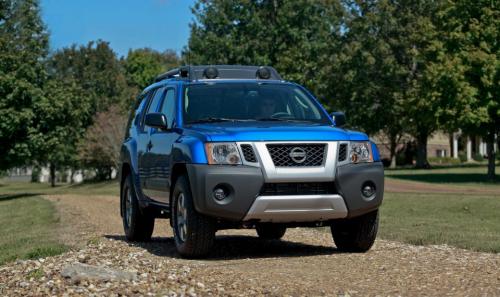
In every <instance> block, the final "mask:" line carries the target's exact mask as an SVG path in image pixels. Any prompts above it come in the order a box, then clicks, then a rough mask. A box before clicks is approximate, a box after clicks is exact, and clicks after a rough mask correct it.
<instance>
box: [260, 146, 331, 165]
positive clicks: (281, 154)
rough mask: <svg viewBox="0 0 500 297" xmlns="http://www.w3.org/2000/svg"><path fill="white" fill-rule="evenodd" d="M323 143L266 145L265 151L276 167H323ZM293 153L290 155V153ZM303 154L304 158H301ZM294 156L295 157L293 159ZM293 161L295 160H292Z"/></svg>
mask: <svg viewBox="0 0 500 297" xmlns="http://www.w3.org/2000/svg"><path fill="white" fill-rule="evenodd" d="M325 148H326V144H324V143H318V144H316V143H314V144H313V143H309V144H307V143H297V144H268V145H267V150H268V151H269V154H270V155H271V158H272V159H273V163H274V166H276V167H312V166H321V165H323V160H324V158H325ZM292 152H293V153H295V154H292V156H291V153H292ZM303 153H305V156H304V157H302V156H303ZM293 156H295V157H293ZM294 159H295V160H294Z"/></svg>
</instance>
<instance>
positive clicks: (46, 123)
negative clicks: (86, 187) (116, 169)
mask: <svg viewBox="0 0 500 297" xmlns="http://www.w3.org/2000/svg"><path fill="white" fill-rule="evenodd" d="M44 91H45V94H44V95H45V96H43V97H42V98H41V99H40V100H38V101H37V102H34V105H33V111H34V115H35V116H34V118H33V126H32V127H31V128H30V133H29V136H30V144H31V147H30V151H31V152H32V153H33V154H34V159H35V160H36V161H37V162H38V163H39V164H42V165H48V166H49V170H50V179H51V184H52V186H55V175H56V171H57V170H60V169H64V168H67V167H70V168H75V167H77V162H78V154H77V149H76V148H77V147H76V145H77V143H78V141H79V139H80V138H81V137H82V135H83V133H84V132H85V121H86V119H87V118H88V117H89V114H88V113H89V111H90V104H91V102H90V100H89V99H86V98H85V97H84V96H82V95H81V92H82V91H81V89H80V88H79V87H78V86H77V85H76V83H75V82H71V81H69V82H68V81H58V80H55V79H51V80H49V81H47V83H46V85H45V88H44Z"/></svg>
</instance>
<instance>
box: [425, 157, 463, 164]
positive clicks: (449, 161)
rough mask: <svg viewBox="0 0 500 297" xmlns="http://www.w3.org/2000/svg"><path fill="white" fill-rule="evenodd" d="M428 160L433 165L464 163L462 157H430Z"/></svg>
mask: <svg viewBox="0 0 500 297" xmlns="http://www.w3.org/2000/svg"><path fill="white" fill-rule="evenodd" d="M428 160H429V163H430V164H431V165H458V164H460V163H462V161H461V160H460V159H456V158H452V157H429V158H428Z"/></svg>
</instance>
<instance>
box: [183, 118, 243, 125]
mask: <svg viewBox="0 0 500 297" xmlns="http://www.w3.org/2000/svg"><path fill="white" fill-rule="evenodd" d="M238 121H245V120H240V119H229V118H216V117H208V118H202V119H198V120H194V121H191V122H189V124H201V123H220V122H238Z"/></svg>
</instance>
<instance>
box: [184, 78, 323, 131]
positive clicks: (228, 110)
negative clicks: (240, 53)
mask: <svg viewBox="0 0 500 297" xmlns="http://www.w3.org/2000/svg"><path fill="white" fill-rule="evenodd" d="M183 105H184V106H183V112H184V115H185V121H186V123H188V124H189V123H194V122H197V121H204V120H207V119H231V120H258V121H279V120H283V121H307V122H318V123H325V124H328V123H330V122H329V121H328V118H327V117H326V116H325V114H324V113H323V112H322V111H321V110H320V108H319V107H318V105H317V104H316V103H315V102H314V101H313V99H312V98H311V97H310V96H308V95H307V94H306V93H304V92H303V91H302V90H301V89H300V88H299V87H296V86H294V85H288V84H272V83H270V84H261V83H216V84H198V85H191V86H188V87H186V89H185V93H184V103H183Z"/></svg>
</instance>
